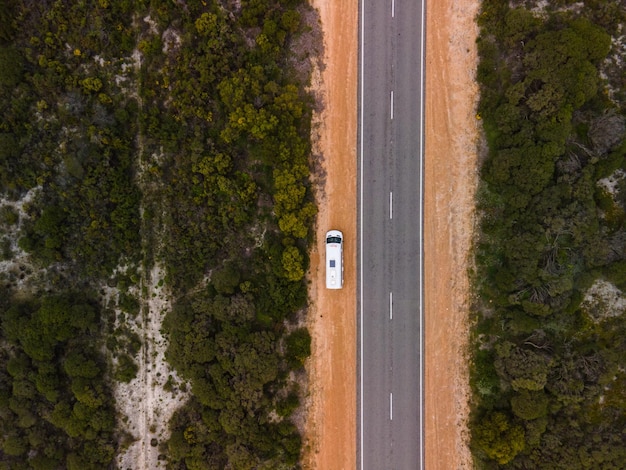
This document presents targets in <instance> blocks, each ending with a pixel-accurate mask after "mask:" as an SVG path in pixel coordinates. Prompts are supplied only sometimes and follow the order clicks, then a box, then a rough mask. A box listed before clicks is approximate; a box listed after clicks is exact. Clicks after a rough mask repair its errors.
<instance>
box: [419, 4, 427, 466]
mask: <svg viewBox="0 0 626 470" xmlns="http://www.w3.org/2000/svg"><path fill="white" fill-rule="evenodd" d="M425 4H426V0H422V13H421V22H422V26H421V33H422V38H421V49H422V50H421V52H420V55H421V61H420V93H421V99H420V108H421V109H420V167H421V168H422V170H421V178H420V200H421V201H422V208H421V209H420V230H419V232H420V233H419V241H420V243H419V246H420V249H421V251H422V253H420V256H419V273H420V286H419V293H420V378H419V381H420V387H419V389H420V408H421V411H420V434H421V435H420V439H419V441H420V443H419V452H420V457H419V458H420V468H425V456H424V259H423V253H424V240H423V237H424V173H423V171H424V39H425V37H424V36H425V34H424V30H425V28H424V17H425V15H424V8H425Z"/></svg>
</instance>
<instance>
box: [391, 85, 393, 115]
mask: <svg viewBox="0 0 626 470" xmlns="http://www.w3.org/2000/svg"><path fill="white" fill-rule="evenodd" d="M391 119H393V90H391Z"/></svg>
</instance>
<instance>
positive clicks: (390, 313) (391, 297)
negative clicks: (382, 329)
mask: <svg viewBox="0 0 626 470" xmlns="http://www.w3.org/2000/svg"><path fill="white" fill-rule="evenodd" d="M389 320H393V292H389Z"/></svg>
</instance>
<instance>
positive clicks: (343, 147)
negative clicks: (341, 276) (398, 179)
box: [304, 0, 480, 470]
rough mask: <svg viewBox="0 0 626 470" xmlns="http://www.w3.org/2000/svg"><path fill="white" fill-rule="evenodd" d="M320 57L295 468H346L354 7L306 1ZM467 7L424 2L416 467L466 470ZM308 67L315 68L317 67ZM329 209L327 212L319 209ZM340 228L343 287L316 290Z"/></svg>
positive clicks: (350, 403)
mask: <svg viewBox="0 0 626 470" xmlns="http://www.w3.org/2000/svg"><path fill="white" fill-rule="evenodd" d="M311 3H312V5H313V6H314V7H315V8H317V9H318V10H319V13H320V18H321V22H322V30H323V35H324V47H325V54H324V59H323V64H324V66H323V67H322V69H323V70H322V71H321V77H317V79H316V80H314V83H313V87H314V89H315V90H316V92H317V94H318V96H321V97H322V102H323V109H322V110H321V111H320V112H319V113H317V114H316V116H315V124H316V125H315V128H314V132H313V140H314V153H316V154H317V155H318V156H321V157H322V168H321V170H320V171H319V173H320V174H319V175H318V176H319V179H318V183H319V185H320V186H319V188H318V191H317V194H316V197H317V202H318V205H319V208H320V212H319V214H318V218H317V232H316V235H317V241H318V243H317V247H314V248H313V252H312V255H311V269H310V272H309V279H310V282H311V283H310V290H309V292H310V298H311V313H310V315H309V328H310V331H311V334H312V337H313V344H312V348H313V354H312V357H311V359H310V361H309V364H308V373H309V377H310V384H311V385H310V388H309V396H308V400H307V404H306V405H307V412H308V419H307V427H306V436H305V440H306V446H307V447H306V450H305V458H304V468H310V469H320V470H326V469H331V470H332V469H354V468H356V296H355V292H356V271H355V268H356V263H355V255H356V252H355V246H354V245H350V243H349V241H350V240H356V206H357V204H356V178H357V173H356V171H357V168H356V118H357V106H356V90H357V54H358V41H357V34H358V2H357V0H312V2H311ZM478 9H479V1H478V0H437V1H429V2H428V5H427V38H426V103H425V110H426V129H425V131H426V146H425V148H426V158H425V161H426V163H425V179H426V181H425V225H424V232H425V233H424V240H425V255H426V257H425V260H426V262H425V273H424V282H425V292H426V294H425V307H426V310H425V316H426V332H425V335H426V346H425V349H426V351H425V352H426V385H425V386H426V390H425V399H426V404H425V425H426V468H428V469H429V470H431V469H442V470H450V469H469V468H471V467H472V462H471V455H470V452H469V448H468V439H467V418H468V399H469V386H468V367H467V366H468V357H467V340H468V328H469V325H468V307H469V282H468V270H469V268H470V250H471V245H472V237H473V229H474V193H475V188H476V183H477V148H478V135H479V129H480V122H479V121H478V119H477V117H476V101H477V98H478V88H477V85H476V83H475V79H474V76H475V70H476V64H477V54H476V45H475V40H476V36H477V33H478V30H477V26H476V24H475V21H474V20H475V17H476V15H477V13H478ZM318 72H319V70H318ZM330 207H332V211H331V210H330ZM329 228H338V229H341V230H343V231H344V233H345V236H346V240H348V244H347V245H346V253H345V255H346V257H345V265H346V272H345V275H346V283H345V288H344V289H343V290H342V291H339V292H330V291H327V290H326V289H324V288H323V286H324V270H323V257H322V253H321V247H323V238H324V233H325V232H326V230H327V229H329Z"/></svg>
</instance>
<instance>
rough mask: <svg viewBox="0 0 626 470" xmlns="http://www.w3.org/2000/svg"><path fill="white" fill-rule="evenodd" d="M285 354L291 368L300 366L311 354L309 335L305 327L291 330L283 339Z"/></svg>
mask: <svg viewBox="0 0 626 470" xmlns="http://www.w3.org/2000/svg"><path fill="white" fill-rule="evenodd" d="M285 347H286V353H285V354H286V356H287V360H288V361H289V363H290V365H291V367H292V368H294V369H295V368H297V367H302V366H303V365H304V361H305V360H306V359H307V358H308V357H309V356H310V355H311V335H310V334H309V330H307V329H306V328H299V329H297V330H295V331H294V332H292V333H291V334H290V335H289V336H287V339H286V340H285Z"/></svg>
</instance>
